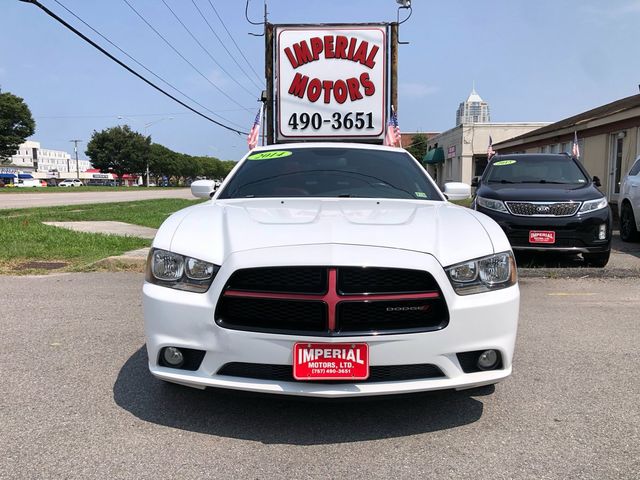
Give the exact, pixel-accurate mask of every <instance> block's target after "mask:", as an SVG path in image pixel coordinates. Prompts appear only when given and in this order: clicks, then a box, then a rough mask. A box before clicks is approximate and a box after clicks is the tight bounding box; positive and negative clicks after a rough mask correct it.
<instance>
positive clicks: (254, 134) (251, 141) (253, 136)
mask: <svg viewBox="0 0 640 480" xmlns="http://www.w3.org/2000/svg"><path fill="white" fill-rule="evenodd" d="M262 107H263V105H260V110H258V113H257V115H256V119H255V120H254V121H253V127H251V131H250V132H249V135H248V136H247V144H248V145H249V150H253V149H254V148H256V147H257V146H258V137H259V136H260V122H261V120H262Z"/></svg>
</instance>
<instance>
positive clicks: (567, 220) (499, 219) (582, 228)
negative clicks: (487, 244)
mask: <svg viewBox="0 0 640 480" xmlns="http://www.w3.org/2000/svg"><path fill="white" fill-rule="evenodd" d="M476 210H478V211H479V212H482V213H484V214H485V215H487V216H489V217H491V218H492V219H493V220H495V221H496V223H498V225H500V227H502V230H504V233H505V234H506V235H507V238H508V239H509V243H511V248H513V250H521V251H527V250H529V251H540V252H544V251H551V252H567V253H601V252H608V251H609V250H610V248H611V225H612V220H611V209H610V208H608V207H607V208H604V209H602V210H598V211H595V212H591V213H586V214H582V215H578V214H576V215H573V216H571V217H525V216H517V215H511V214H508V213H502V212H496V211H495V210H489V209H487V208H483V207H480V206H476ZM603 224H604V225H606V231H607V235H606V238H605V239H604V240H599V239H598V230H599V228H600V225H603ZM531 230H543V231H553V232H555V233H556V241H555V243H553V244H540V243H530V242H529V232H530V231H531Z"/></svg>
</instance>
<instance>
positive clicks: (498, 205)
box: [476, 197, 509, 213]
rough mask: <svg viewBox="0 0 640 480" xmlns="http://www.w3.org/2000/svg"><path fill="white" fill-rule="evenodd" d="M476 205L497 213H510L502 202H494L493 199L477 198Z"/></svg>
mask: <svg viewBox="0 0 640 480" xmlns="http://www.w3.org/2000/svg"><path fill="white" fill-rule="evenodd" d="M476 203H477V204H478V205H480V206H481V207H484V208H488V209H489V210H495V211H496V212H502V213H509V210H507V207H505V205H504V202H503V201H502V200H494V199H493V198H483V197H476Z"/></svg>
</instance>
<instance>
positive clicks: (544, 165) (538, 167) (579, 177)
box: [486, 155, 589, 184]
mask: <svg viewBox="0 0 640 480" xmlns="http://www.w3.org/2000/svg"><path fill="white" fill-rule="evenodd" d="M486 178H487V182H488V183H559V184H587V183H589V179H588V178H587V176H585V174H584V173H583V171H582V169H581V168H580V167H579V166H578V164H577V163H576V161H575V160H574V159H573V158H571V157H567V156H561V155H557V156H556V155H554V156H547V157H545V156H542V155H541V156H530V157H517V156H514V157H512V158H509V157H508V156H504V157H497V158H496V160H494V161H493V162H492V163H491V165H489V172H488V173H487V177H486Z"/></svg>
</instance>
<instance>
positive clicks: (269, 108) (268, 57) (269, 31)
mask: <svg viewBox="0 0 640 480" xmlns="http://www.w3.org/2000/svg"><path fill="white" fill-rule="evenodd" d="M264 43H265V52H266V53H265V58H264V74H265V78H266V80H267V95H266V100H265V103H266V105H265V107H266V108H265V111H266V112H267V125H266V131H267V145H272V144H273V142H274V135H273V134H274V125H273V113H274V112H273V105H274V102H273V25H272V24H270V23H265V25H264Z"/></svg>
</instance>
